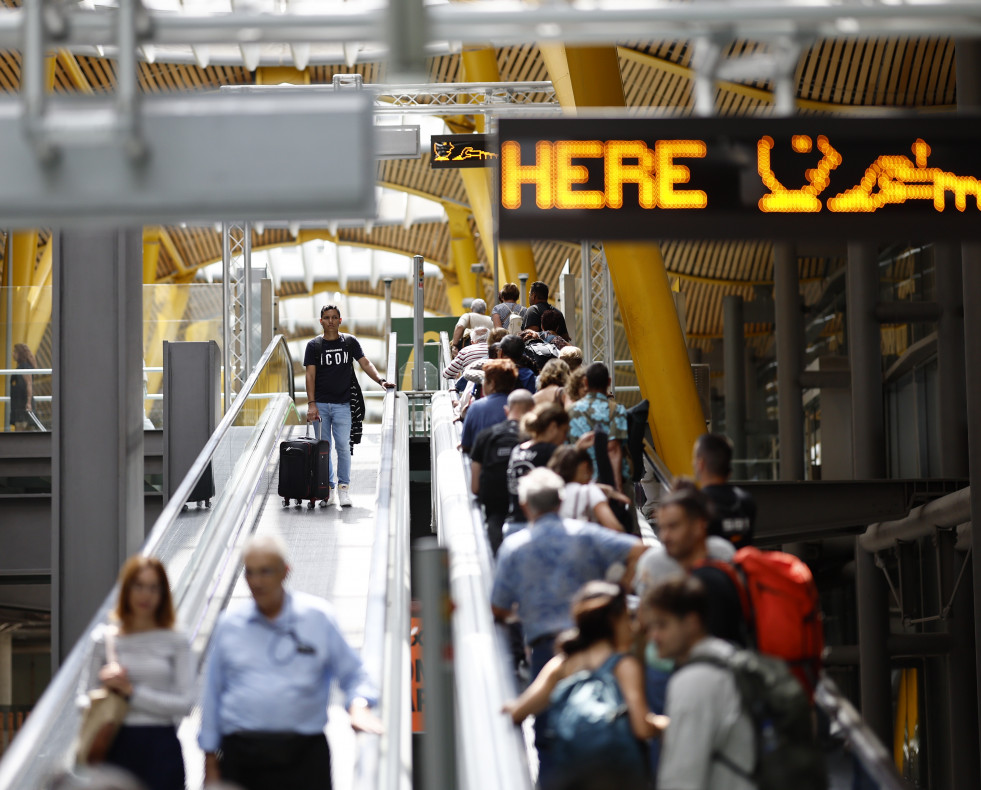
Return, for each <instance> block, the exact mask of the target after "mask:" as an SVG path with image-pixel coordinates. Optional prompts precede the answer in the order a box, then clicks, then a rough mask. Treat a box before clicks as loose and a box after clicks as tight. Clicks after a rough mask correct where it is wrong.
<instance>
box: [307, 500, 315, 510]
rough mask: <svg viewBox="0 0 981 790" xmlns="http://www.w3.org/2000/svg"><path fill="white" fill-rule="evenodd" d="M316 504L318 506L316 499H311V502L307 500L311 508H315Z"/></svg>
mask: <svg viewBox="0 0 981 790" xmlns="http://www.w3.org/2000/svg"><path fill="white" fill-rule="evenodd" d="M316 506H317V500H316V499H311V500H310V501H309V502H307V507H308V508H310V509H311V510H313V509H314V508H315V507H316Z"/></svg>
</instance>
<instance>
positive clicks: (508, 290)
mask: <svg viewBox="0 0 981 790" xmlns="http://www.w3.org/2000/svg"><path fill="white" fill-rule="evenodd" d="M520 293H521V291H519V290H518V286H517V285H515V284H514V283H504V287H503V288H501V301H502V302H514V301H517V299H518V296H519V295H520Z"/></svg>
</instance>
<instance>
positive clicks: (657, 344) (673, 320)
mask: <svg viewBox="0 0 981 790" xmlns="http://www.w3.org/2000/svg"><path fill="white" fill-rule="evenodd" d="M541 51H542V57H543V58H544V59H545V64H546V66H547V67H548V71H549V74H550V76H551V79H552V84H553V85H554V86H555V91H556V95H557V96H558V98H559V102H560V103H561V104H562V106H563V107H565V108H567V109H574V108H577V107H579V108H582V107H590V106H593V107H622V106H624V104H625V100H624V95H623V81H622V79H621V75H620V63H619V59H618V57H617V50H616V48H615V47H564V46H562V45H554V44H548V45H542V47H541ZM603 246H604V250H605V252H606V261H607V264H608V265H609V267H610V278H611V280H612V281H613V289H614V291H615V292H616V296H617V303H618V304H619V307H620V317H621V318H622V320H623V326H624V329H625V330H626V333H627V342H628V343H629V344H630V353H631V357H632V358H633V361H634V365H635V367H636V370H637V379H638V383H639V384H640V391H641V394H642V395H643V397H644V398H646V399H647V400H648V401H649V402H650V405H651V410H650V426H651V433H652V434H653V436H654V443H655V446H656V448H657V451H658V453H659V454H660V455H661V457H662V458H663V459H664V461H665V463H666V464H667V465H668V468H669V469H670V470H671V471H672V472H673V473H674V474H690V473H691V469H692V467H691V452H692V445H693V443H694V441H695V439H697V438H698V436H699V435H700V434H702V433H704V431H705V418H704V415H703V414H702V407H701V402H700V401H699V399H698V392H697V391H696V389H695V380H694V378H693V377H692V373H691V364H690V363H689V361H688V349H687V347H686V345H685V338H684V334H683V332H682V329H681V325H680V324H679V322H678V313H677V311H676V309H675V304H674V297H673V296H672V295H671V284H670V282H669V281H668V275H667V270H666V268H665V265H664V259H663V258H662V257H661V251H660V249H659V247H658V246H657V245H656V244H631V243H624V242H604V245H603Z"/></svg>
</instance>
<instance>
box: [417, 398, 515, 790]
mask: <svg viewBox="0 0 981 790" xmlns="http://www.w3.org/2000/svg"><path fill="white" fill-rule="evenodd" d="M454 420H455V416H454V414H453V405H452V401H451V395H450V393H449V392H437V393H434V394H433V400H432V452H433V469H434V475H433V485H434V491H435V492H436V510H435V511H434V514H433V515H434V516H435V517H436V519H437V526H438V536H439V542H440V544H441V545H443V546H444V547H445V548H446V549H447V550H448V551H449V557H450V596H451V598H452V601H453V656H454V661H453V667H454V673H455V678H456V682H455V693H456V710H457V717H456V718H457V721H456V726H457V738H456V742H457V748H458V750H459V753H458V756H457V760H456V764H457V770H458V775H459V786H460V788H461V789H462V790H480V788H486V787H501V788H508V790H531V788H532V787H533V784H532V780H531V772H530V770H529V768H528V755H527V750H526V746H525V742H524V738H523V737H522V734H521V730H520V729H518V728H517V727H515V726H514V725H513V724H512V723H511V719H510V718H509V717H508V716H506V715H505V714H503V713H502V712H501V707H502V705H503V704H504V702H505V701H507V700H509V699H513V698H514V697H516V696H517V694H518V689H517V688H516V685H515V682H514V673H513V672H511V670H510V666H511V661H512V659H511V654H510V650H509V648H508V640H507V637H506V634H505V633H504V629H503V628H501V627H498V626H495V624H494V620H493V617H492V616H491V608H490V592H491V585H492V582H493V573H494V570H493V569H494V561H493V558H492V556H491V550H490V544H489V543H488V541H487V536H486V532H485V529H484V524H483V519H482V517H481V514H480V509H479V508H478V507H477V506H476V504H475V503H473V502H472V500H471V497H470V485H469V481H468V475H467V469H466V467H465V461H464V458H463V455H462V454H461V453H460V450H459V449H458V447H459V444H460V436H459V430H460V429H459V424H458V423H456V422H454Z"/></svg>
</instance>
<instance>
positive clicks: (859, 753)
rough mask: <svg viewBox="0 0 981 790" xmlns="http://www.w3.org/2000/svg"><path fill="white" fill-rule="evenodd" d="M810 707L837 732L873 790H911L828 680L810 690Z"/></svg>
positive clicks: (856, 713) (876, 740)
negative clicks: (820, 711)
mask: <svg viewBox="0 0 981 790" xmlns="http://www.w3.org/2000/svg"><path fill="white" fill-rule="evenodd" d="M814 704H815V705H816V706H817V707H818V708H820V709H821V710H822V711H823V712H824V714H825V715H826V716H827V717H828V719H829V720H830V721H831V723H832V725H834V726H835V727H837V728H838V730H839V733H840V734H841V735H842V736H843V737H844V741H845V743H846V745H847V748H848V751H850V752H851V753H852V755H854V756H855V757H856V758H857V759H858V761H859V762H860V763H861V765H862V768H864V769H865V772H866V773H867V774H868V775H869V777H871V779H872V781H874V782H875V786H876V788H877V790H912V785H910V784H909V783H908V782H907V781H906V780H905V779H903V778H902V777H901V776H900V775H899V773H898V772H897V771H896V766H895V764H894V763H893V759H892V755H891V754H890V753H889V752H888V751H886V748H885V746H883V745H882V742H881V741H880V740H879V739H878V737H877V736H876V735H875V733H874V732H872V730H871V729H870V728H869V725H868V724H866V723H865V720H864V719H863V718H862V716H861V714H859V712H858V711H857V710H855V707H854V706H853V705H852V704H851V702H849V701H848V698H847V697H845V695H844V694H842V693H841V692H840V691H839V690H838V687H837V686H836V685H835V684H834V682H833V681H832V680H831V678H829V677H827V676H825V677H822V678H821V680H820V682H819V683H818V685H817V688H815V690H814Z"/></svg>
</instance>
